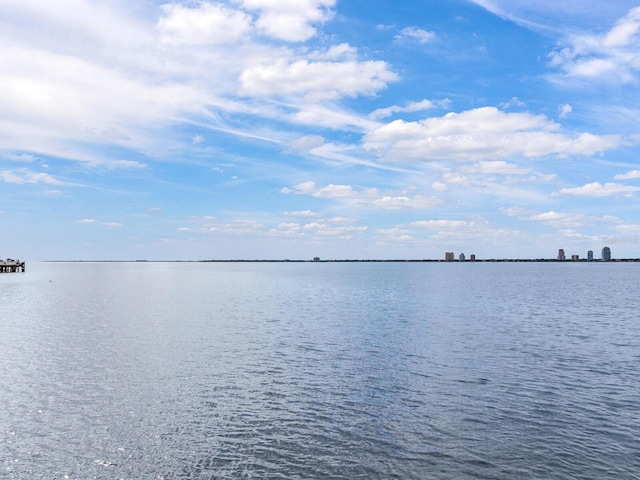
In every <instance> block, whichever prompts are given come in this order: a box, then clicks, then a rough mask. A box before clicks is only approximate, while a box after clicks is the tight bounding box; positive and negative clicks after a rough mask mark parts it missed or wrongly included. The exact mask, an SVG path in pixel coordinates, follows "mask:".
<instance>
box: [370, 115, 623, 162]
mask: <svg viewBox="0 0 640 480" xmlns="http://www.w3.org/2000/svg"><path fill="white" fill-rule="evenodd" d="M622 144H623V140H622V138H621V137H620V136H618V135H593V134H590V133H580V134H574V135H566V134H563V133H561V132H560V125H558V124H557V123H555V122H553V121H552V120H550V119H549V118H547V117H545V116H544V115H532V114H529V113H505V112H502V111H500V110H498V109H496V108H494V107H483V108H477V109H474V110H468V111H465V112H462V113H448V114H446V115H445V116H444V117H437V118H427V119H425V120H422V121H419V122H405V121H403V120H394V121H392V122H390V123H388V124H386V125H383V126H381V127H379V128H377V129H375V130H374V131H372V132H371V133H369V134H367V135H366V136H365V137H364V147H365V148H366V149H367V150H369V151H371V152H374V153H376V154H377V155H379V156H380V157H381V158H382V159H383V160H393V161H397V162H416V161H425V160H449V159H450V160H462V161H465V160H466V161H468V160H482V159H486V158H505V157H513V156H521V157H543V156H547V155H558V156H564V155H593V154H596V153H600V152H603V151H606V150H609V149H613V148H616V147H618V146H620V145H622Z"/></svg>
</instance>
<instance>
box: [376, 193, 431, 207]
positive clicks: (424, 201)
mask: <svg viewBox="0 0 640 480" xmlns="http://www.w3.org/2000/svg"><path fill="white" fill-rule="evenodd" d="M366 203H368V204H369V205H371V206H373V207H375V208H379V209H381V210H426V209H429V208H432V207H435V206H436V205H441V204H442V203H444V200H442V199H441V198H437V197H425V196H423V195H415V196H413V197H409V196H405V195H403V196H389V195H385V196H383V197H380V198H376V199H374V200H370V201H369V202H366Z"/></svg>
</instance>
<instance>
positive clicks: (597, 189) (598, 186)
mask: <svg viewBox="0 0 640 480" xmlns="http://www.w3.org/2000/svg"><path fill="white" fill-rule="evenodd" d="M638 191H640V187H633V186H629V185H622V184H620V183H613V182H607V183H605V184H602V183H600V182H593V183H587V184H586V185H582V186H581V187H572V188H562V189H560V190H559V191H558V192H555V193H554V196H559V195H576V196H581V197H610V196H613V195H624V196H633V195H634V194H635V193H636V192H638Z"/></svg>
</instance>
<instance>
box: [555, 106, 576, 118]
mask: <svg viewBox="0 0 640 480" xmlns="http://www.w3.org/2000/svg"><path fill="white" fill-rule="evenodd" d="M572 111H573V108H572V107H571V105H569V104H568V103H565V104H563V105H560V107H558V116H559V117H560V118H567V116H568V115H569V114H570V113H571V112H572Z"/></svg>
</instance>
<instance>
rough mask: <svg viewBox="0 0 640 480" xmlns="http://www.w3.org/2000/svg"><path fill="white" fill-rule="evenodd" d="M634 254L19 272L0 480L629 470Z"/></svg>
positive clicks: (591, 475)
mask: <svg viewBox="0 0 640 480" xmlns="http://www.w3.org/2000/svg"><path fill="white" fill-rule="evenodd" d="M639 278H640V265H639V264H622V263H607V264H605V263H564V264H558V263H465V264H460V263H30V264H27V272H26V273H24V274H23V273H17V274H2V275H0V305H1V306H2V312H1V314H0V478H8V479H37V478H44V479H64V478H71V479H91V478H97V479H119V478H124V479H242V478H252V479H278V478H282V479H358V478H360V479H372V480H373V479H394V478H395V479H420V480H428V479H456V480H464V479H580V480H585V479H605V478H606V479H608V478H611V479H638V478H640V398H639V394H640V325H639V324H640V283H639V282H638V279H639Z"/></svg>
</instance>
